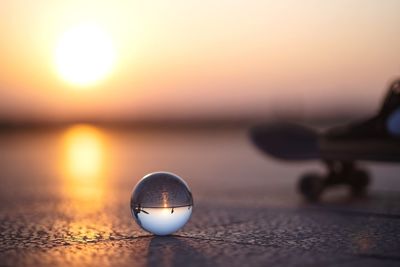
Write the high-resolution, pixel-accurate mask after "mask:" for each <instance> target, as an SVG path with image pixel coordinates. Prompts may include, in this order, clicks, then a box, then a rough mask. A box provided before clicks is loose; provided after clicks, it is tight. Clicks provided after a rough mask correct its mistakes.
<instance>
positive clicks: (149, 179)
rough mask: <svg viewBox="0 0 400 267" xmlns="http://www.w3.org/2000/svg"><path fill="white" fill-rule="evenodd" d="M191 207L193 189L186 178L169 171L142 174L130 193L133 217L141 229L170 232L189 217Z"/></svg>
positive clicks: (182, 224) (157, 233)
mask: <svg viewBox="0 0 400 267" xmlns="http://www.w3.org/2000/svg"><path fill="white" fill-rule="evenodd" d="M192 209H193V197H192V193H191V192H190V189H189V187H188V185H187V184H186V182H185V181H184V180H183V179H182V178H180V177H179V176H177V175H175V174H173V173H169V172H154V173H150V174H148V175H146V176H144V177H143V178H142V179H141V180H140V181H139V182H138V183H137V184H136V186H135V188H134V190H133V192H132V196H131V212H132V217H133V218H134V219H135V221H136V222H137V224H139V225H140V227H142V228H143V229H144V230H146V231H148V232H150V233H153V234H155V235H169V234H172V233H174V232H176V231H177V230H179V229H180V228H181V227H183V226H184V225H185V224H186V223H187V221H188V220H189V218H190V216H191V214H192Z"/></svg>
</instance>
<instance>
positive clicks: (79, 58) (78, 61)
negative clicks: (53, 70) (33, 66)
mask: <svg viewBox="0 0 400 267" xmlns="http://www.w3.org/2000/svg"><path fill="white" fill-rule="evenodd" d="M114 61H115V49H114V47H113V44H112V40H111V38H110V36H108V35H107V34H106V32H104V31H103V30H102V29H101V28H99V27H98V26H96V25H92V24H85V25H79V26H76V27H74V28H71V29H69V30H68V31H66V32H65V33H64V34H63V35H62V36H61V38H60V39H59V42H58V45H57V47H56V50H55V63H56V67H57V70H58V73H59V74H60V76H61V77H62V78H63V79H64V80H65V81H67V82H69V83H71V84H74V85H79V86H87V85H92V84H94V83H96V82H98V81H100V80H102V79H104V78H106V76H107V75H108V74H109V73H110V71H111V69H112V67H113V64H114Z"/></svg>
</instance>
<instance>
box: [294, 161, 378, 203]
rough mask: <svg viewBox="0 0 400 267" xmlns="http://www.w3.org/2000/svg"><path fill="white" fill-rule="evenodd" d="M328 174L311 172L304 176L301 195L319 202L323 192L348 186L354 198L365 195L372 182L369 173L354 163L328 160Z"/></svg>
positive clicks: (299, 187) (301, 180) (300, 189)
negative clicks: (335, 187) (338, 186)
mask: <svg viewBox="0 0 400 267" xmlns="http://www.w3.org/2000/svg"><path fill="white" fill-rule="evenodd" d="M324 162H325V164H326V166H327V170H328V172H327V173H326V174H325V175H322V174H319V173H316V172H310V173H306V174H304V175H303V176H302V177H301V178H300V181H299V183H298V189H299V191H300V193H301V194H302V195H303V196H304V197H305V198H306V199H307V200H308V201H313V202H315V201H318V200H319V198H320V196H321V195H322V193H323V191H324V190H325V189H327V188H330V187H333V186H337V185H347V186H349V187H350V190H351V193H352V194H353V195H354V196H362V195H364V194H365V192H366V189H367V187H368V184H369V182H370V179H369V175H368V172H367V171H365V170H362V169H359V168H358V167H357V166H356V164H355V163H354V162H352V161H341V160H326V161H324Z"/></svg>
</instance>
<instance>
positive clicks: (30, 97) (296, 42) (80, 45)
mask: <svg viewBox="0 0 400 267" xmlns="http://www.w3.org/2000/svg"><path fill="white" fill-rule="evenodd" d="M0 5H1V6H0V7H1V8H0V59H1V63H0V64H1V67H0V69H1V71H0V121H1V122H2V124H10V123H11V124H15V123H19V124H26V123H39V122H40V123H48V122H81V121H85V122H94V121H96V122H116V121H119V122H143V121H145V122H160V121H163V122H165V121H182V120H183V121H196V120H201V121H208V120H217V121H220V120H241V121H243V120H245V121H247V120H252V119H254V118H258V119H260V118H261V119H264V118H265V119H269V118H280V117H287V116H291V117H296V118H303V119H304V118H305V119H308V118H324V117H347V118H348V117H349V116H350V117H360V116H363V115H366V114H370V113H372V112H374V111H375V110H376V109H377V108H378V106H379V102H380V101H381V99H382V97H383V96H384V94H385V89H386V86H387V85H388V83H389V82H390V81H391V80H392V79H393V78H395V77H396V76H398V75H399V72H400V63H399V62H400V53H399V50H398V48H399V47H400V28H399V27H398V25H400V17H399V16H398V10H399V9H400V2H399V1H397V0H387V1H376V0H351V1H334V2H321V1H317V0H306V1H302V2H299V1H293V0H283V1H250V2H243V1H231V0H229V1H225V0H223V1H208V0H205V1H183V0H182V1H174V2H173V3H171V2H166V1H118V2H115V1H106V0H105V1H50V0H38V1H21V0H15V1H7V0H5V1H1V4H0Z"/></svg>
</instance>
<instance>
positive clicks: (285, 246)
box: [0, 125, 400, 266]
mask: <svg viewBox="0 0 400 267" xmlns="http://www.w3.org/2000/svg"><path fill="white" fill-rule="evenodd" d="M368 168H369V170H370V171H371V173H372V175H373V176H374V177H375V179H374V181H373V184H372V185H371V190H370V193H369V195H368V196H367V197H366V198H362V199H352V198H350V197H348V195H347V192H346V190H345V188H342V189H340V188H339V189H337V190H335V191H332V192H330V193H328V194H327V195H326V196H325V197H324V199H323V200H322V202H321V203H320V204H307V203H305V202H304V201H302V199H301V197H300V196H299V195H298V194H297V193H296V190H295V183H296V180H297V177H298V175H299V174H300V173H302V172H304V171H307V170H309V169H322V168H321V166H319V165H318V163H297V164H293V165H290V164H286V163H282V162H276V161H273V160H271V159H268V158H266V157H263V156H262V155H261V154H260V153H259V152H258V151H256V150H255V149H254V148H253V147H252V146H251V145H250V144H249V142H248V140H247V137H246V131H245V130H244V129H232V128H227V129H224V128H219V129H205V130H202V129H178V130H171V129H147V130H130V131H126V130H125V131H123V130H110V129H99V128H93V127H89V126H82V125H81V126H73V127H70V128H67V129H58V130H46V131H44V130H35V131H30V132H23V131H7V132H3V133H0V170H1V173H0V183H1V187H0V266H14V265H20V266H39V265H42V266H59V265H60V266H61V265H62V266H86V265H95V266H188V265H189V264H190V265H191V266H207V265H209V266H244V265H251V266H268V265H274V266H310V265H315V266H329V265H335V266H399V265H400V179H398V178H400V177H398V176H399V173H400V167H399V166H396V165H389V164H386V165H369V166H368ZM158 170H168V171H171V172H175V173H177V174H179V175H180V176H182V177H183V178H185V180H186V181H187V182H188V184H189V185H190V187H191V189H192V192H193V195H194V197H195V207H194V212H193V215H192V218H191V220H190V221H189V223H188V224H187V225H186V226H185V227H184V228H183V229H182V230H181V231H179V232H177V233H176V234H175V235H173V236H169V237H154V236H152V235H150V234H148V233H146V232H144V231H142V230H141V229H140V228H139V227H138V226H137V225H136V224H135V223H134V221H133V220H132V218H131V215H130V211H129V198H130V193H131V190H132V188H133V186H134V185H135V184H136V182H137V181H138V180H139V179H140V178H141V177H142V176H143V175H145V174H146V173H149V172H152V171H158Z"/></svg>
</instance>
